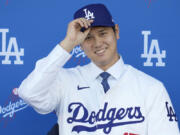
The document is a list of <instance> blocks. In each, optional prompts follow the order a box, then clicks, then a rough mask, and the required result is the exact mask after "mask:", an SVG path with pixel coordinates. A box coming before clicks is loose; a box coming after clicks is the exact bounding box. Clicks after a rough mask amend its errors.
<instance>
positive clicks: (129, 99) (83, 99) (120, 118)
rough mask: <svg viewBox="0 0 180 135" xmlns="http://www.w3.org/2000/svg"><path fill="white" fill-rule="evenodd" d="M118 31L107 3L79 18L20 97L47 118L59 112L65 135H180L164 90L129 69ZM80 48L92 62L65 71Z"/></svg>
mask: <svg viewBox="0 0 180 135" xmlns="http://www.w3.org/2000/svg"><path fill="white" fill-rule="evenodd" d="M118 39H119V27H118V25H117V24H115V23H114V22H113V19H112V16H111V14H110V13H109V11H108V10H107V8H106V7H105V6H104V5H103V4H91V5H87V6H85V7H83V8H81V9H79V10H78V11H76V12H75V14H74V20H73V21H71V22H70V23H69V25H68V28H67V34H66V37H65V38H64V39H63V40H62V41H61V42H60V43H59V44H58V45H57V46H56V47H55V48H54V49H53V50H52V51H51V53H50V54H49V55H48V56H47V57H45V58H43V59H41V60H39V61H37V63H36V67H35V69H34V70H33V72H32V73H31V74H30V75H29V76H28V77H27V78H26V79H25V80H24V81H23V82H22V84H21V85H20V87H19V89H18V94H19V96H20V97H21V98H23V99H24V100H25V101H26V102H27V103H29V104H30V105H32V106H33V107H34V109H35V110H36V111H37V112H39V113H42V114H47V113H50V112H52V111H53V110H55V111H56V114H57V116H58V124H59V134H60V135H71V134H79V135H105V134H110V135H179V129H178V126H177V117H176V115H175V112H174V110H173V107H172V104H171V101H170V99H169V96H168V94H167V91H166V89H165V87H164V85H163V84H162V83H161V82H160V81H158V80H156V79H155V78H153V77H151V76H149V75H147V74H145V73H143V72H141V71H139V70H137V69H135V68H134V67H132V66H130V65H127V64H124V62H123V59H122V57H121V56H120V55H119V54H118V52H117V40H118ZM79 44H80V45H81V48H82V49H83V50H84V52H85V53H86V55H87V56H88V57H89V58H90V59H91V62H90V63H89V64H87V65H85V66H77V67H75V68H70V69H64V68H63V65H64V64H65V63H66V62H67V61H68V60H69V59H70V57H71V55H70V53H69V52H71V51H72V50H73V48H74V47H75V46H77V45H79Z"/></svg>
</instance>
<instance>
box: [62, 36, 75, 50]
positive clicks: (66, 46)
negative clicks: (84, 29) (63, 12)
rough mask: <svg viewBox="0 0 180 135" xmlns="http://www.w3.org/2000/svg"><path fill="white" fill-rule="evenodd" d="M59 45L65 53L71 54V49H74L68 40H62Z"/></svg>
mask: <svg viewBox="0 0 180 135" xmlns="http://www.w3.org/2000/svg"><path fill="white" fill-rule="evenodd" d="M59 45H60V46H61V47H62V48H63V49H65V50H66V51H67V52H71V51H72V50H73V48H74V47H75V45H74V44H73V42H71V41H70V40H68V39H66V38H65V39H64V40H62V41H61V42H60V43H59Z"/></svg>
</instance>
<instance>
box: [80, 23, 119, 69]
mask: <svg viewBox="0 0 180 135" xmlns="http://www.w3.org/2000/svg"><path fill="white" fill-rule="evenodd" d="M117 39H119V28H118V25H116V26H115V32H114V31H113V29H112V28H111V27H92V28H91V30H90V32H89V34H88V35H87V37H86V39H85V40H84V42H83V43H82V44H81V48H82V49H83V50H84V52H85V53H86V55H87V56H88V57H89V58H90V59H91V60H92V61H93V62H94V63H95V64H96V65H97V66H99V67H100V68H102V69H103V70H106V69H108V68H109V67H110V66H112V65H113V64H114V63H115V62H116V61H117V60H118V59H119V55H118V53H117Z"/></svg>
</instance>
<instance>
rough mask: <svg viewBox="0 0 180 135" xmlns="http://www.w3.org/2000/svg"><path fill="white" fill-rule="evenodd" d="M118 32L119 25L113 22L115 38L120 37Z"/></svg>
mask: <svg viewBox="0 0 180 135" xmlns="http://www.w3.org/2000/svg"><path fill="white" fill-rule="evenodd" d="M119 32H120V30H119V25H118V24H115V35H116V39H119V38H120V36H119Z"/></svg>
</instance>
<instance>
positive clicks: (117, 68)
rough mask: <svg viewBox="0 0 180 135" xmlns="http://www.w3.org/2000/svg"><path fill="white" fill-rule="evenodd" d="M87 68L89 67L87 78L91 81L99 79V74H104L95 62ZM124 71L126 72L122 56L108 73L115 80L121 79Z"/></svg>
mask: <svg viewBox="0 0 180 135" xmlns="http://www.w3.org/2000/svg"><path fill="white" fill-rule="evenodd" d="M86 67H87V68H86V69H87V70H86V72H87V74H86V77H88V79H90V81H93V80H95V79H97V77H99V74H100V73H102V72H104V71H103V70H102V69H100V68H99V67H98V66H96V65H95V64H94V63H93V62H91V63H90V64H88V65H87V66H86ZM123 71H124V61H123V58H122V56H120V59H119V60H118V61H117V62H116V63H115V64H114V65H112V66H111V67H110V68H109V69H108V70H107V71H106V72H108V73H109V74H111V76H112V77H113V78H115V79H119V78H120V76H121V75H122V73H123Z"/></svg>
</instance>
